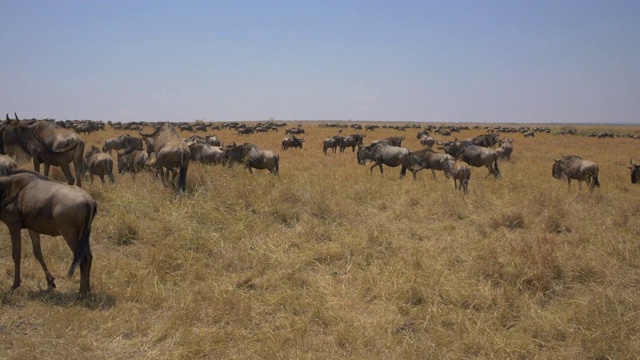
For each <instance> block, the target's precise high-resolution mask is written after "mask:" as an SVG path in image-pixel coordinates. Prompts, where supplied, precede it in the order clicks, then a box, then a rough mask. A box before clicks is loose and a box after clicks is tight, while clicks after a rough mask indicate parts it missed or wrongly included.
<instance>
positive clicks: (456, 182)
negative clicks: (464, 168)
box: [453, 178, 458, 190]
mask: <svg viewBox="0 0 640 360" xmlns="http://www.w3.org/2000/svg"><path fill="white" fill-rule="evenodd" d="M453 188H454V189H456V190H458V180H457V179H456V178H453Z"/></svg>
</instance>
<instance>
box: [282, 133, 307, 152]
mask: <svg viewBox="0 0 640 360" xmlns="http://www.w3.org/2000/svg"><path fill="white" fill-rule="evenodd" d="M303 142H304V139H302V138H297V137H296V136H295V135H291V136H289V137H286V138H284V139H282V150H287V149H289V148H300V149H302V143H303Z"/></svg>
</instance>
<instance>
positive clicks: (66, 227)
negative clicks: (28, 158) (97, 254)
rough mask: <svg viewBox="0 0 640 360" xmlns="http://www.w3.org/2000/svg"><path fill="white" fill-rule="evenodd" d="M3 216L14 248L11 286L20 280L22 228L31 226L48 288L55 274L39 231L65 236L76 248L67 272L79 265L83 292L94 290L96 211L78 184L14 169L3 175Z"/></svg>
mask: <svg viewBox="0 0 640 360" xmlns="http://www.w3.org/2000/svg"><path fill="white" fill-rule="evenodd" d="M0 199H1V201H0V204H1V205H0V220H1V221H2V222H4V223H5V224H6V225H7V228H8V229H9V233H10V234H11V248H12V256H13V263H14V265H15V272H14V280H13V286H11V288H12V289H17V288H18V287H19V286H20V284H21V280H20V259H21V252H22V251H21V244H22V240H21V236H20V230H21V229H27V230H29V236H30V237H31V242H32V245H33V255H34V256H35V258H36V259H37V260H38V262H39V263H40V266H42V270H44V273H45V278H46V280H47V286H48V288H49V289H53V288H55V287H56V284H55V281H54V280H55V279H54V277H53V275H51V273H50V272H49V270H48V269H47V265H46V264H45V262H44V258H43V256H42V249H41V247H40V234H45V235H49V236H59V235H62V237H63V238H64V239H65V240H66V242H67V245H69V248H70V249H71V251H72V252H73V261H72V262H71V267H70V268H69V271H68V273H67V275H68V276H69V277H71V276H72V275H73V273H74V271H75V269H76V268H77V267H78V266H80V296H81V297H84V296H85V295H86V294H87V292H89V291H90V290H91V286H90V281H89V278H90V273H91V261H92V259H93V256H92V255H91V249H90V247H89V236H90V235H91V224H92V222H93V218H94V216H95V214H96V210H97V205H96V202H95V200H93V198H92V197H91V195H89V193H87V192H86V191H84V190H82V189H81V188H79V187H75V186H68V185H66V184H60V183H57V182H55V181H51V180H49V179H47V178H46V177H44V176H42V175H40V174H39V173H36V172H32V171H29V170H15V171H13V172H11V173H10V174H9V175H8V176H3V177H0Z"/></svg>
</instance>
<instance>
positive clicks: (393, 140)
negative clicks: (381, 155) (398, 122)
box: [371, 136, 404, 147]
mask: <svg viewBox="0 0 640 360" xmlns="http://www.w3.org/2000/svg"><path fill="white" fill-rule="evenodd" d="M402 140H404V136H391V137H388V138H386V139H381V140H373V141H372V142H371V145H376V144H386V145H391V146H398V147H399V146H400V145H402Z"/></svg>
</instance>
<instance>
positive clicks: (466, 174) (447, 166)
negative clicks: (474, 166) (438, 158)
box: [442, 158, 471, 194]
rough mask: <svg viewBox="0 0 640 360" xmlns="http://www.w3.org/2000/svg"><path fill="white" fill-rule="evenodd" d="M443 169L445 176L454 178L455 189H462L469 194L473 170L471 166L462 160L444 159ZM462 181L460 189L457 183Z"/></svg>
mask: <svg viewBox="0 0 640 360" xmlns="http://www.w3.org/2000/svg"><path fill="white" fill-rule="evenodd" d="M442 167H443V169H444V172H445V174H447V175H449V176H450V177H452V178H453V187H454V188H455V189H456V190H460V189H462V190H463V192H464V193H465V194H466V193H468V192H469V190H468V187H469V180H470V179H471V169H470V168H469V165H467V163H465V162H464V161H462V160H454V159H452V158H449V159H442ZM458 180H459V181H460V187H458V184H457V181H458Z"/></svg>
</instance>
